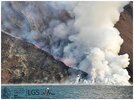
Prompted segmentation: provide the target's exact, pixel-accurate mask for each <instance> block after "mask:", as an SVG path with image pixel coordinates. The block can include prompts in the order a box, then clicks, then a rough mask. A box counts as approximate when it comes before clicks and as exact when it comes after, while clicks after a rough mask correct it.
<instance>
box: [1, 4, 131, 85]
mask: <svg viewBox="0 0 134 100" xmlns="http://www.w3.org/2000/svg"><path fill="white" fill-rule="evenodd" d="M126 4H128V2H111V1H110V2H102V1H101V2H97V1H96V2H91V1H90V2H6V1H5V2H2V30H3V31H6V32H8V33H9V34H10V35H13V36H15V37H19V38H21V39H24V40H26V41H28V42H31V43H33V44H35V45H37V46H38V47H39V48H41V49H43V50H45V51H47V52H49V53H50V54H51V55H53V56H54V57H55V58H56V59H58V60H60V61H62V62H64V63H65V64H66V65H68V66H69V67H72V68H76V69H80V70H82V71H85V72H87V73H88V79H87V80H86V81H87V82H86V83H88V84H110V85H111V84H114V85H129V84H130V83H129V82H128V80H129V78H130V76H129V75H128V72H127V70H126V69H125V68H126V67H127V66H128V65H129V57H128V54H124V55H118V53H119V51H120V47H121V45H122V43H123V39H122V38H121V37H120V33H119V31H118V30H117V29H116V28H115V27H114V25H115V23H116V22H117V21H118V20H119V16H120V13H121V12H122V11H123V7H124V6H125V5H126ZM83 84H84V83H83Z"/></svg>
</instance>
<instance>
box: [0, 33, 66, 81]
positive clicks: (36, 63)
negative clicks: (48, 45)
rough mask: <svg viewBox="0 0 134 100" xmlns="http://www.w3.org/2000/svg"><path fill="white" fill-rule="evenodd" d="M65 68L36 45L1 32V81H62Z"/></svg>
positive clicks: (64, 76) (64, 78)
mask: <svg viewBox="0 0 134 100" xmlns="http://www.w3.org/2000/svg"><path fill="white" fill-rule="evenodd" d="M67 70H68V67H67V66H65V65H64V64H63V63H62V62H58V61H56V60H55V59H54V58H53V57H52V56H51V55H49V54H48V53H46V52H44V51H42V50H41V49H39V48H37V47H36V46H34V45H32V44H30V43H27V42H24V41H21V40H19V39H16V38H14V37H11V36H9V35H7V34H4V33H2V83H55V82H64V81H65V80H66V78H67V76H68V72H67Z"/></svg>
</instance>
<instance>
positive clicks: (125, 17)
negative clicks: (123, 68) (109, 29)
mask: <svg viewBox="0 0 134 100" xmlns="http://www.w3.org/2000/svg"><path fill="white" fill-rule="evenodd" d="M115 27H116V28H117V29H118V30H119V31H120V33H121V34H120V35H121V37H122V38H123V40H124V43H123V44H122V46H121V50H120V54H124V53H128V55H129V57H130V64H129V66H128V68H127V70H128V72H129V74H130V76H131V78H130V82H132V81H133V2H130V3H129V5H127V6H125V7H124V11H123V12H122V13H121V15H120V20H119V21H118V22H117V23H116V25H115Z"/></svg>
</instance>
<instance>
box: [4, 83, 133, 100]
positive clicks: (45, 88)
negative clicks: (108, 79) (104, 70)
mask: <svg viewBox="0 0 134 100" xmlns="http://www.w3.org/2000/svg"><path fill="white" fill-rule="evenodd" d="M2 98H31V99H32V98H38V99H39V98H40V99H41V98H42V99H43V98H46V99H132V98H133V86H110V85H105V86H104V85H39V86H38V85H28V86H22V85H18V86H2Z"/></svg>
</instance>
